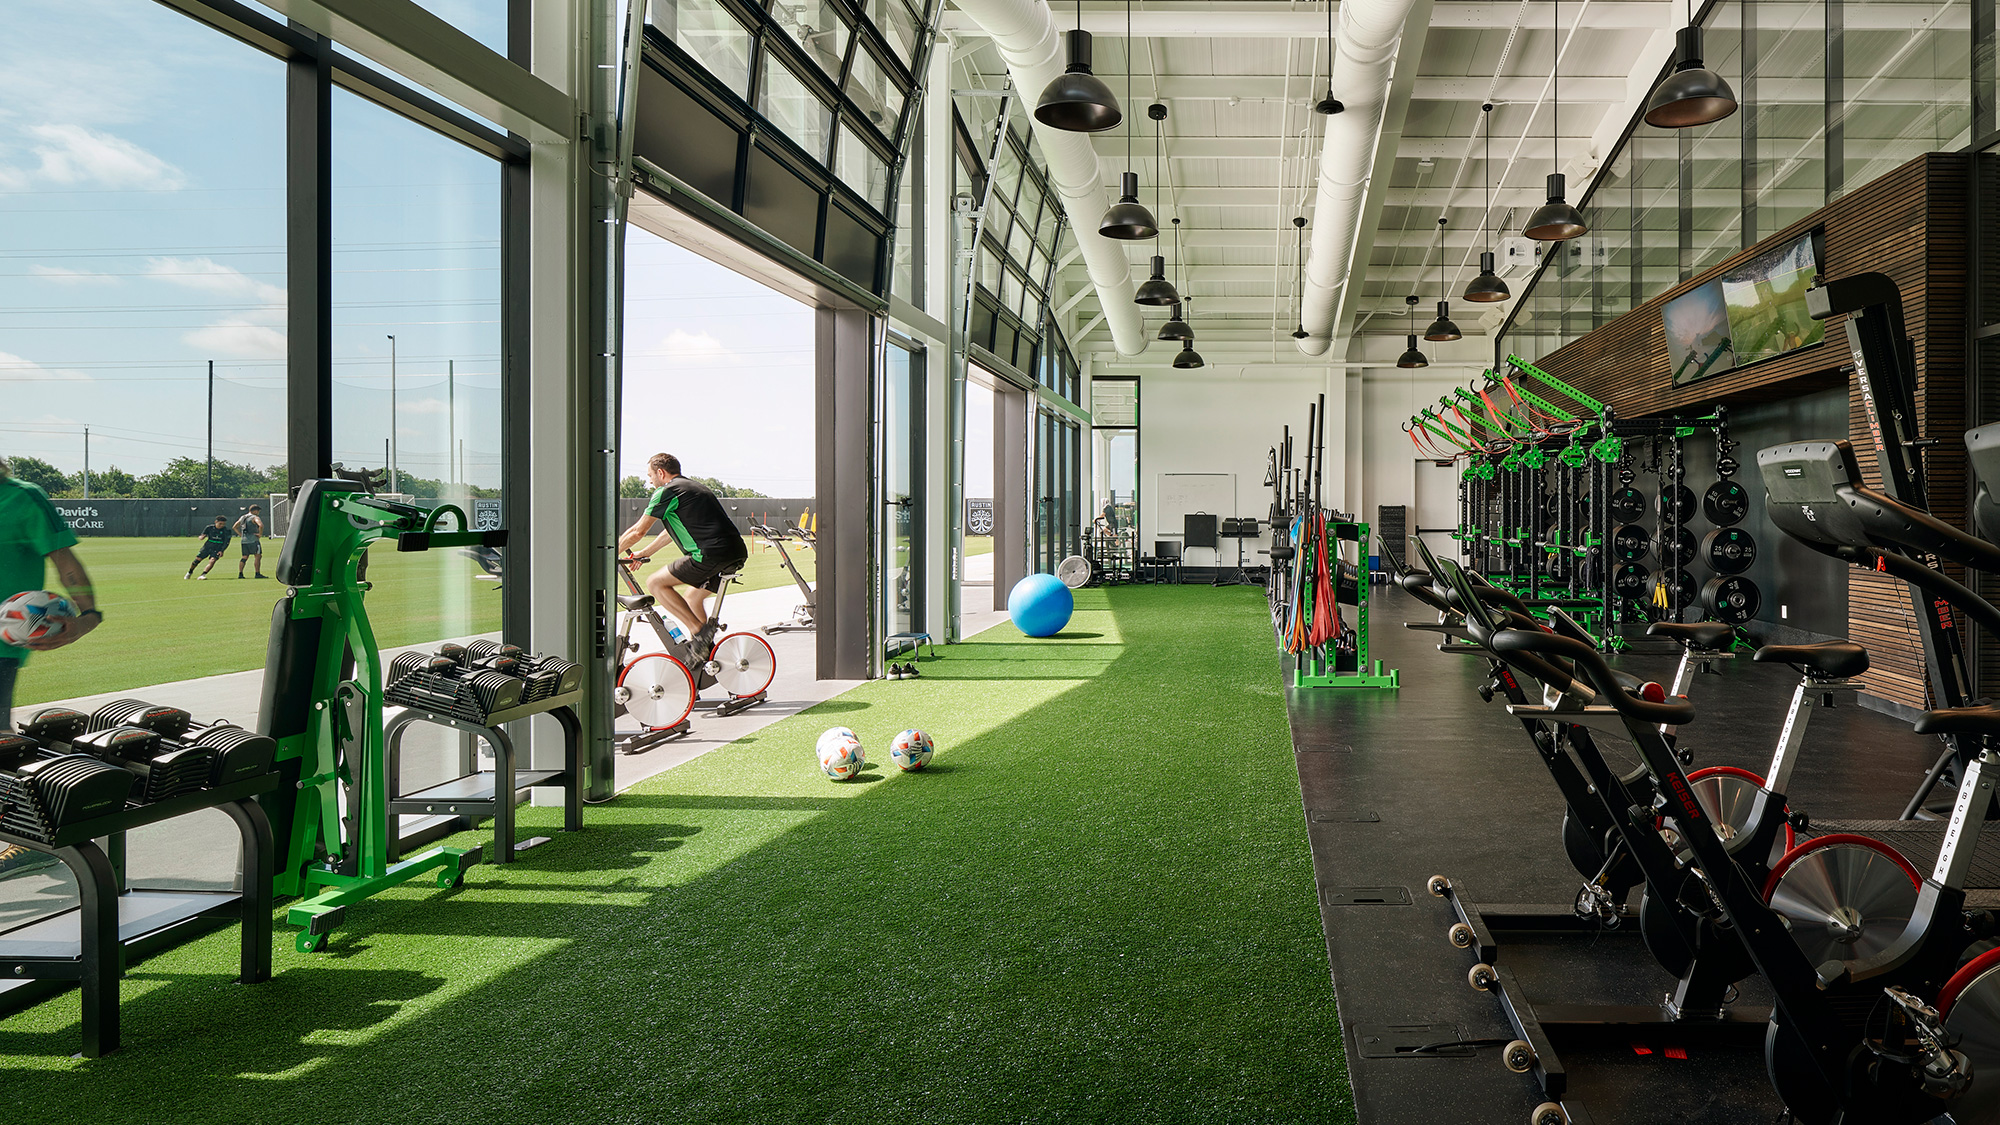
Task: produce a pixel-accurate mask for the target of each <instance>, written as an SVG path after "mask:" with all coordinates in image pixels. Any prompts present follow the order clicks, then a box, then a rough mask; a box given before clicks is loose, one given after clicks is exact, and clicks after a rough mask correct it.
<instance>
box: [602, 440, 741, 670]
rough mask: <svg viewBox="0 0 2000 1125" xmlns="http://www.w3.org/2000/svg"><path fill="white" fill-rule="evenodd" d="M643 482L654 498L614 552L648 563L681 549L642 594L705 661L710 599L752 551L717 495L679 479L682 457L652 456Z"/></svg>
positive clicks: (711, 628)
mask: <svg viewBox="0 0 2000 1125" xmlns="http://www.w3.org/2000/svg"><path fill="white" fill-rule="evenodd" d="M646 482H647V483H648V484H650V485H652V486H653V495H652V498H651V499H649V500H648V501H647V502H646V510H645V512H643V513H642V514H641V515H640V516H639V518H638V519H637V520H636V521H634V522H633V524H632V526H631V527H629V528H627V529H626V530H625V533H624V534H623V535H620V536H619V537H618V550H619V552H620V553H621V554H622V553H625V552H630V553H631V554H632V556H633V557H634V558H638V559H649V558H651V557H653V555H654V554H655V553H657V552H658V551H660V550H661V549H662V548H664V547H665V546H666V545H667V544H668V543H669V542H671V543H673V544H674V545H675V546H677V547H679V548H680V550H681V555H682V557H680V558H678V559H675V560H674V561H673V562H671V563H669V564H667V565H666V566H664V567H661V568H660V569H658V570H655V571H654V572H653V573H652V574H650V575H648V576H647V577H646V592H647V593H649V594H651V595H653V600H654V602H655V603H656V604H658V605H660V606H661V607H663V608H664V609H665V610H666V611H667V612H668V613H671V614H673V615H674V619H675V620H677V621H679V622H680V623H681V626H682V627H683V628H685V629H686V630H687V632H688V636H689V637H691V638H692V643H691V646H690V647H691V648H692V649H693V651H694V652H695V654H696V655H697V656H698V657H705V656H707V655H708V653H709V652H710V651H711V650H712V649H713V648H714V647H715V635H716V633H717V632H718V631H719V630H720V625H719V624H718V623H716V622H714V621H711V620H709V618H708V614H707V612H706V610H707V603H708V596H709V595H710V594H712V593H715V592H716V591H718V590H720V589H721V588H722V576H723V575H724V574H727V573H729V572H730V571H734V570H736V569H738V568H740V567H741V566H742V565H743V563H744V561H745V560H746V559H748V558H749V557H750V548H749V546H748V545H747V544H745V543H744V542H743V536H742V535H741V534H740V533H739V532H738V531H737V530H736V524H735V523H734V522H733V521H731V520H730V518H729V513H728V512H726V511H724V510H723V507H722V502H721V501H720V500H717V499H716V498H715V493H714V492H712V491H710V490H709V488H708V487H707V486H706V485H704V484H702V483H701V482H700V481H697V480H691V479H689V478H687V477H684V476H682V475H681V462H680V458H678V457H675V456H674V455H673V454H671V453H655V454H653V456H652V457H651V458H650V459H649V460H648V461H647V462H646ZM656 521H657V522H658V523H660V524H661V528H660V532H659V534H657V535H655V536H653V539H652V541H651V542H649V543H647V544H646V545H645V546H644V547H639V548H637V549H635V548H634V544H636V543H638V542H639V540H640V539H642V538H644V537H645V535H646V533H647V532H648V531H650V530H652V526H653V524H654V523H655V522H656ZM683 591H685V594H683Z"/></svg>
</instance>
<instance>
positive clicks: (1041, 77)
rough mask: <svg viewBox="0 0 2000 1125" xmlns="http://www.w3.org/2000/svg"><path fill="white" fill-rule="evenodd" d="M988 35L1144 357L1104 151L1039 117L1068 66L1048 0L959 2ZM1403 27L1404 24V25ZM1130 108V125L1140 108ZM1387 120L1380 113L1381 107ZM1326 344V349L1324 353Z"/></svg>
mask: <svg viewBox="0 0 2000 1125" xmlns="http://www.w3.org/2000/svg"><path fill="white" fill-rule="evenodd" d="M956 3H957V5H958V10H959V11H961V12H963V13H965V15H966V16H967V17H968V18H970V19H971V20H972V21H973V22H974V23H976V24H978V25H979V27H980V30H982V31H984V32H985V33H986V34H988V35H990V36H992V37H993V45H994V46H995V47H998V48H999V49H1000V57H1001V58H1003V59H1006V60H1007V74H1008V76H1009V77H1011V78H1012V79H1013V80H1014V90H1015V92H1016V93H1017V94H1019V95H1020V102H1019V112H1020V113H1021V114H1023V115H1024V116H1026V117H1027V119H1028V123H1029V125H1031V126H1032V127H1033V128H1034V130H1035V139H1036V140H1038V141H1039V142H1041V147H1042V156H1043V157H1044V158H1045V159H1046V160H1047V161H1048V164H1049V183H1050V185H1051V186H1053V187H1054V188H1055V191H1056V194H1057V195H1058V196H1060V197H1061V198H1062V202H1063V210H1065V211H1067V212H1069V222H1070V229H1071V230H1072V231H1074V232H1075V234H1076V245H1077V248H1078V249H1079V250H1081V251H1082V252H1083V261H1084V268H1085V270H1086V271H1087V272H1088V273H1089V274H1090V282H1091V285H1092V286H1093V287H1095V288H1096V290H1097V301H1098V304H1099V305H1100V306H1101V307H1102V308H1103V310H1104V319H1105V323H1106V324H1108V325H1109V326H1110V328H1111V342H1112V344H1113V346H1115V347H1116V348H1117V349H1118V354H1119V355H1128V356H1129V355H1138V354H1139V353H1140V352H1143V351H1145V350H1146V344H1147V343H1148V341H1147V339H1146V328H1145V323H1144V321H1143V320H1141V318H1140V316H1139V306H1138V305H1135V304H1133V303H1132V297H1133V289H1132V267H1131V263H1129V262H1128V261H1127V260H1126V257H1125V244H1124V243H1123V242H1119V241H1116V240H1113V239H1109V238H1106V237H1104V236H1103V235H1101V234H1098V233H1097V220H1098V218H1099V217H1100V216H1101V215H1103V214H1104V210H1105V208H1106V207H1107V206H1109V205H1110V200H1109V199H1108V198H1107V197H1106V194H1105V189H1104V173H1103V171H1102V170H1101V169H1100V168H1099V167H1098V163H1097V151H1096V150H1095V149H1093V148H1092V147H1091V144H1090V137H1091V135H1090V134H1089V133H1068V132H1064V131H1063V130H1061V129H1051V128H1048V127H1047V126H1045V125H1043V124H1042V123H1041V122H1039V121H1036V120H1035V119H1034V117H1033V114H1034V109H1035V100H1036V99H1037V98H1039V97H1041V93H1042V90H1043V88H1044V87H1046V86H1047V85H1048V84H1049V83H1050V82H1052V81H1054V80H1055V78H1056V77H1057V76H1059V75H1060V74H1062V72H1063V68H1064V67H1065V66H1067V65H1068V61H1069V60H1068V59H1066V58H1065V57H1064V56H1063V43H1062V31H1061V30H1060V29H1059V28H1057V27H1056V25H1055V23H1054V21H1053V20H1052V19H1051V18H1050V16H1049V7H1048V5H1047V4H1045V3H1043V0H956ZM1398 26H1399V27H1400V26H1401V24H1400V22H1399V23H1398ZM1120 108H1122V109H1123V110H1124V111H1125V114H1126V121H1127V123H1126V124H1124V125H1120V126H1119V128H1121V129H1123V128H1128V127H1130V126H1131V123H1132V114H1134V113H1135V112H1136V111H1137V109H1136V107H1134V106H1129V105H1128V106H1122V107H1120ZM1377 114H1378V116H1379V114H1380V110H1379V109H1378V110H1377ZM1323 347H1324V345H1322V348H1323Z"/></svg>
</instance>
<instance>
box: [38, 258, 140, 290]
mask: <svg viewBox="0 0 2000 1125" xmlns="http://www.w3.org/2000/svg"><path fill="white" fill-rule="evenodd" d="M28 272H29V273H31V274H33V275H34V276H36V277H39V278H41V279H42V280H43V281H53V282H55V283H56V284H57V285H116V284H118V279H117V278H115V277H112V276H111V275H110V274H104V273H92V272H90V271H89V270H73V269H69V268H68V267H66V266H44V265H41V264H39V263H37V264H35V265H32V266H29V267H28Z"/></svg>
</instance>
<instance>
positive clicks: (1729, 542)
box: [1701, 527, 1757, 574]
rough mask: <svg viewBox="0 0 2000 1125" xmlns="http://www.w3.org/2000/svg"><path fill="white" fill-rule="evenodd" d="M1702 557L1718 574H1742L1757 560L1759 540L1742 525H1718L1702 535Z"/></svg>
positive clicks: (1709, 567)
mask: <svg viewBox="0 0 2000 1125" xmlns="http://www.w3.org/2000/svg"><path fill="white" fill-rule="evenodd" d="M1701 557H1702V558H1703V559H1705V560H1707V562H1708V569H1710V570H1712V571H1714V572H1716V573H1717V574H1741V573H1743V572H1744V571H1746V570H1749V569H1750V564H1751V563H1754V562H1756V561H1757V541H1756V540H1755V539H1752V538H1751V537H1750V533H1749V532H1747V531H1745V530H1743V529H1742V528H1740V527H1718V528H1716V529H1715V530H1714V531H1711V532H1709V533H1708V534H1707V535H1704V536H1702V537H1701Z"/></svg>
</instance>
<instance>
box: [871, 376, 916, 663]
mask: <svg viewBox="0 0 2000 1125" xmlns="http://www.w3.org/2000/svg"><path fill="white" fill-rule="evenodd" d="M885 355H886V358H887V362H886V363H885V364H884V369H883V373H882V380H883V386H882V509H883V510H882V537H881V538H882V542H881V552H882V565H881V567H880V568H878V569H879V572H880V574H881V575H882V591H881V598H880V599H879V601H880V604H881V606H882V625H883V629H882V635H883V636H884V637H892V636H895V635H896V634H898V633H915V632H921V631H922V630H923V627H924V626H923V621H924V609H923V574H924V567H923V544H924V528H923V519H924V495H923V493H924V442H923V426H924V351H923V349H921V348H917V347H914V346H912V345H910V344H907V343H905V342H903V341H902V340H900V339H898V338H897V337H895V336H891V337H889V347H888V349H887V351H886V352H885Z"/></svg>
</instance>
